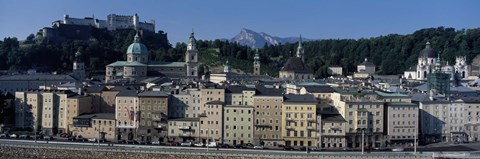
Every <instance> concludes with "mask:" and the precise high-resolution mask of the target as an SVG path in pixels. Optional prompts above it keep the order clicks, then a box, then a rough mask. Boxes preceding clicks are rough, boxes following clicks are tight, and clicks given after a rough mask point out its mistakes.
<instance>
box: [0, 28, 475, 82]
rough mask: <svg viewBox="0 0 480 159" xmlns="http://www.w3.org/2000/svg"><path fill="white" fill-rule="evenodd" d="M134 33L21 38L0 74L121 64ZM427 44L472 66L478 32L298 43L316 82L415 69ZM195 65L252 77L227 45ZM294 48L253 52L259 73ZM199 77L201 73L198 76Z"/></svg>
mask: <svg viewBox="0 0 480 159" xmlns="http://www.w3.org/2000/svg"><path fill="white" fill-rule="evenodd" d="M134 35H135V31H134V30H119V31H115V32H113V33H108V32H107V31H106V30H98V33H96V34H95V37H94V38H91V40H89V41H69V42H64V43H62V44H50V43H48V42H46V41H45V40H43V41H42V40H41V39H32V37H30V38H27V40H26V41H25V42H24V44H19V42H18V40H17V39H16V38H5V39H4V40H3V41H0V59H5V60H0V69H1V70H5V69H10V70H26V69H29V68H32V67H36V68H45V69H46V70H50V71H69V70H70V69H71V62H72V60H73V55H74V53H75V52H76V51H77V49H78V48H82V52H83V59H84V61H85V62H86V66H87V67H88V70H100V71H102V70H104V66H105V65H107V64H109V63H111V62H114V61H117V60H123V59H125V50H126V48H127V47H128V45H129V44H130V43H131V42H132V41H133V36H134ZM185 39H187V38H185ZM427 41H430V43H431V44H432V47H433V49H435V50H436V51H437V52H440V54H441V57H442V59H444V60H447V61H449V63H450V64H453V63H454V58H455V56H460V55H465V56H467V58H468V60H472V59H473V58H474V57H475V56H476V55H478V54H480V28H476V29H467V30H455V29H453V28H444V27H439V28H428V29H421V30H418V31H416V32H414V33H412V34H408V35H397V34H391V35H386V36H380V37H374V38H369V39H357V40H356V39H327V40H319V41H310V42H304V44H303V47H304V48H305V54H306V55H305V56H306V58H305V59H306V63H307V65H308V66H310V67H311V68H313V69H314V70H315V75H316V76H317V77H326V76H327V73H326V72H327V71H326V70H327V67H328V66H333V65H336V66H342V67H343V68H344V72H347V73H351V72H353V71H355V66H356V65H357V64H359V63H361V62H362V61H363V60H364V58H368V59H369V61H371V62H373V63H374V64H375V65H376V66H377V70H378V73H379V74H401V73H402V72H403V71H404V70H406V69H408V68H409V67H410V66H413V65H415V63H416V62H417V58H418V53H419V51H420V50H422V49H423V48H424V47H425V43H426V42H427ZM142 43H144V44H145V45H147V47H148V48H149V51H150V60H154V61H183V56H184V53H185V50H186V44H184V43H178V44H176V46H175V47H174V48H172V47H171V45H170V44H168V39H167V35H166V34H165V33H163V32H162V31H159V33H157V34H155V36H151V37H149V38H142ZM197 45H198V48H199V51H200V62H201V63H203V65H202V68H203V66H210V67H214V66H218V67H219V66H223V64H224V63H225V61H226V60H227V59H228V60H229V62H230V64H231V65H232V67H233V68H237V69H240V70H243V71H244V72H252V70H253V68H252V67H253V66H252V63H253V56H254V53H255V50H254V49H251V48H249V47H245V46H241V45H239V44H237V43H231V42H228V41H221V40H213V41H205V40H199V41H198V42H197ZM296 48H297V44H286V45H282V44H280V45H276V46H265V47H263V48H262V49H259V52H260V56H261V63H262V73H265V74H269V75H277V74H278V70H279V69H280V68H281V67H282V66H283V63H284V62H285V61H286V60H287V58H288V57H289V56H293V55H294V54H295V51H296ZM200 73H202V72H200Z"/></svg>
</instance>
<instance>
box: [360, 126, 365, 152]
mask: <svg viewBox="0 0 480 159" xmlns="http://www.w3.org/2000/svg"><path fill="white" fill-rule="evenodd" d="M364 138H365V133H364V129H362V145H361V146H362V155H363V151H364V150H363V149H364V144H365V143H364V142H365V140H364Z"/></svg>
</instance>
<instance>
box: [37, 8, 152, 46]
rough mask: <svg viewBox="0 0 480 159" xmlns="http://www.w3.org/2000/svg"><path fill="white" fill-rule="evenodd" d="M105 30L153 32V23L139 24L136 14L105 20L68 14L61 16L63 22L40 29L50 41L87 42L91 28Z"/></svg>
mask: <svg viewBox="0 0 480 159" xmlns="http://www.w3.org/2000/svg"><path fill="white" fill-rule="evenodd" d="M92 27H94V28H98V29H107V30H109V31H113V30H117V29H135V30H141V31H142V32H143V31H147V32H152V33H154V32H155V21H154V20H150V22H146V21H145V22H140V18H139V17H138V15H137V14H135V15H133V16H128V15H116V14H109V15H108V16H107V19H106V20H101V19H96V18H95V17H94V16H92V17H85V18H83V19H81V18H72V17H70V16H69V15H68V14H66V15H64V16H63V20H56V21H53V22H52V27H45V28H43V29H42V34H43V37H44V38H47V39H52V40H60V41H61V40H64V39H78V40H88V39H89V38H90V36H91V28H92Z"/></svg>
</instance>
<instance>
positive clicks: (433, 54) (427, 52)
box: [419, 42, 438, 58]
mask: <svg viewBox="0 0 480 159" xmlns="http://www.w3.org/2000/svg"><path fill="white" fill-rule="evenodd" d="M419 57H426V58H437V57H438V55H437V52H435V51H434V50H433V49H432V48H431V47H430V42H427V45H426V46H425V48H424V49H423V50H422V51H420V55H419Z"/></svg>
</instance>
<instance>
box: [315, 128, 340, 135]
mask: <svg viewBox="0 0 480 159" xmlns="http://www.w3.org/2000/svg"><path fill="white" fill-rule="evenodd" d="M319 131H320V130H318V129H317V132H319ZM326 132H327V133H329V134H332V133H333V134H337V133H338V134H341V133H342V132H343V131H342V130H341V129H340V130H337V129H333V130H332V129H328V131H325V128H322V133H326Z"/></svg>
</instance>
